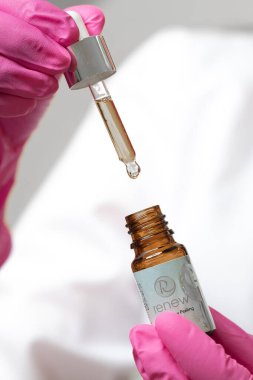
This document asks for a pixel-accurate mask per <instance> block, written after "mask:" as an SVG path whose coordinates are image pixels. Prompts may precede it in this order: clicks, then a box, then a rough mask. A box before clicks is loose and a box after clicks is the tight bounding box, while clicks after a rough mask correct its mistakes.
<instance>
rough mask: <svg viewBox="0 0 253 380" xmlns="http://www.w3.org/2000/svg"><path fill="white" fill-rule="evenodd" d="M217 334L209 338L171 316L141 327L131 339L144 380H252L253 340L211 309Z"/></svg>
mask: <svg viewBox="0 0 253 380" xmlns="http://www.w3.org/2000/svg"><path fill="white" fill-rule="evenodd" d="M211 312H212V315H213V317H214V321H215V324H216V328H217V329H216V331H215V332H214V333H213V334H212V335H211V336H208V335H207V334H205V333H204V332H203V331H202V330H200V329H199V328H198V327H197V326H196V325H195V324H194V323H192V322H191V321H189V320H188V319H186V318H184V317H182V316H180V315H178V314H176V313H172V312H164V313H161V314H159V315H158V317H157V318H156V321H155V326H152V325H140V326H136V327H134V328H133V329H132V330H131V333H130V339H131V342H132V345H133V354H134V358H135V362H136V365H137V367H138V370H139V372H140V373H141V375H142V377H143V379H144V380H172V379H173V380H186V379H191V380H252V379H253V337H252V336H250V335H249V334H247V333H246V332H245V331H243V330H242V329H241V328H240V327H238V326H237V325H235V324H234V323H233V322H231V321H230V320H229V319H227V318H225V317H224V316H223V315H221V314H220V313H218V312H217V311H215V310H214V309H211Z"/></svg>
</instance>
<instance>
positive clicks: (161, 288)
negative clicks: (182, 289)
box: [154, 276, 176, 297]
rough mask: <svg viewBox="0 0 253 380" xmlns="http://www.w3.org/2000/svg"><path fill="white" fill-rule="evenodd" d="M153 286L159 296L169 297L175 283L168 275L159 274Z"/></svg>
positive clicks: (174, 287) (174, 288) (173, 290)
mask: <svg viewBox="0 0 253 380" xmlns="http://www.w3.org/2000/svg"><path fill="white" fill-rule="evenodd" d="M154 288H155V291H156V293H157V294H158V295H159V296H161V297H170V296H172V294H173V293H174V292H175V290H176V283H175V281H174V280H173V279H172V278H170V277H168V276H161V277H158V279H157V280H156V282H155V285H154Z"/></svg>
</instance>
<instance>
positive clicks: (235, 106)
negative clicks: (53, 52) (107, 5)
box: [0, 29, 253, 380]
mask: <svg viewBox="0 0 253 380" xmlns="http://www.w3.org/2000/svg"><path fill="white" fill-rule="evenodd" d="M165 46H166V49H165ZM107 83H108V87H109V89H110V90H111V92H112V95H113V97H114V99H115V102H116V105H117V106H118V109H119V112H120V114H121V116H122V119H123V121H124V124H125V126H126V129H127V131H128V133H129V135H130V137H131V139H132V141H133V143H134V146H135V149H136V152H137V159H138V162H139V163H140V165H141V167H142V173H141V175H140V177H139V179H138V180H136V181H132V180H130V179H129V178H128V177H127V174H126V172H125V169H124V166H123V165H122V164H121V163H119V162H118V161H117V158H116V155H115V153H114V151H113V147H112V144H111V142H110V141H109V137H108V136H107V132H106V130H105V128H104V126H103V123H102V121H101V120H100V117H99V115H98V112H97V110H96V107H95V105H93V104H91V106H90V109H89V112H88V114H86V115H85V119H84V122H83V126H82V128H80V129H79V131H78V133H77V134H76V136H75V138H74V139H73V141H72V142H71V144H70V146H69V147H68V149H67V150H66V152H65V154H64V156H63V157H62V159H61V161H60V162H59V163H58V165H57V166H56V167H55V169H54V170H53V172H52V173H51V175H50V176H49V177H48V178H47V181H46V182H45V184H44V186H43V187H42V188H41V190H40V192H39V193H38V194H37V195H36V197H35V198H34V200H33V202H32V203H31V204H30V206H29V207H28V208H27V210H26V212H25V213H24V214H23V216H22V218H21V219H20V221H19V223H18V225H17V226H16V228H15V231H13V233H14V250H13V255H12V257H11V258H10V260H9V262H8V263H7V264H6V265H5V266H4V268H3V269H2V271H1V273H0V310H1V313H0V377H1V378H4V379H5V380H23V379H24V380H30V379H32V380H39V379H40V380H41V379H42V380H51V379H53V380H69V379H75V380H79V379H85V380H86V379H87V380H91V379H94V380H101V379H103V380H107V379H108V380H113V379H115V380H124V379H130V378H131V376H134V368H133V363H132V356H131V347H130V344H129V343H128V331H129V329H130V327H131V326H132V325H134V324H136V323H140V322H143V321H144V320H145V316H144V312H143V306H142V303H141V301H140V299H139V296H138V294H137V290H136V288H135V284H134V281H133V277H132V275H131V270H130V263H131V260H132V259H133V252H131V251H130V250H129V244H130V239H129V237H128V235H127V231H126V229H125V227H124V224H125V223H124V216H125V215H128V214H129V213H132V212H135V211H138V210H140V209H142V208H145V207H149V206H152V205H155V204H160V206H161V207H162V210H163V212H164V213H166V214H167V218H168V220H169V222H170V227H171V228H173V229H174V230H175V238H176V240H177V241H179V242H182V243H184V244H185V245H186V247H187V248H188V251H189V253H190V256H191V258H192V261H193V264H194V266H195V269H196V272H197V274H198V277H199V279H200V283H201V285H202V288H203V291H204V293H205V296H206V298H207V300H208V303H209V304H211V305H212V306H214V307H215V308H217V309H218V310H220V311H221V312H222V313H225V314H226V315H227V316H228V317H230V318H231V319H233V320H234V321H235V322H237V323H239V324H240V325H241V326H242V327H244V328H245V329H247V330H248V331H251V332H253V302H252V294H253V276H252V266H253V248H252V243H253V234H252V231H251V228H252V218H251V215H252V213H253V201H252V193H253V181H252V178H253V177H252V176H253V127H252V122H253V37H251V36H250V35H246V34H242V33H241V34H240V33H237V34H236V33H225V32H223V33H222V32H200V31H195V32H189V31H187V30H177V29H175V30H170V29H165V30H163V31H162V32H159V34H157V35H155V36H153V37H152V38H151V39H150V40H148V41H147V42H146V43H145V44H144V45H142V46H141V47H140V48H139V49H138V50H137V51H135V52H134V53H133V54H132V56H131V57H129V59H128V60H127V61H126V62H125V63H124V65H122V67H121V68H120V70H119V72H118V73H117V75H115V77H114V78H112V79H110V80H109V81H108V82H107ZM62 86H63V87H62V89H61V91H67V90H66V85H65V84H64V83H62ZM58 96H61V95H60V94H59V95H58ZM80 96H82V93H81V92H80ZM51 106H52V107H53V104H52V105H51ZM69 121H70V122H71V109H70V110H69ZM52 127H53V126H52ZM45 154H46V150H45ZM42 159H43V157H42Z"/></svg>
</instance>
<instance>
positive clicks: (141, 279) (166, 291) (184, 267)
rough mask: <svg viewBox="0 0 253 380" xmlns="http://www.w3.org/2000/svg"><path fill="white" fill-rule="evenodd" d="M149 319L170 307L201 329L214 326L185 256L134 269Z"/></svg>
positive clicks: (209, 328) (208, 329)
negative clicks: (137, 269)
mask: <svg viewBox="0 0 253 380" xmlns="http://www.w3.org/2000/svg"><path fill="white" fill-rule="evenodd" d="M134 276H135V280H136V282H137V285H138V288H139V291H140V293H141V296H142V299H143V302H144V306H145V308H146V311H147V314H148V317H149V320H150V322H151V323H153V321H154V320H155V318H156V316H157V315H158V314H159V313H161V312H163V311H174V312H176V313H177V314H180V315H183V316H185V317H186V318H188V319H190V320H191V321H193V322H194V323H195V324H197V325H198V326H199V327H200V328H201V329H202V330H203V331H205V332H208V331H212V330H214V329H215V325H214V321H213V318H212V315H211V313H210V311H209V308H208V306H207V304H206V302H205V299H204V296H203V294H202V291H201V288H200V285H199V282H198V279H197V276H196V274H195V272H194V269H193V267H192V265H191V262H190V258H189V256H188V255H187V256H183V257H180V258H177V259H174V260H170V261H167V262H166V263H163V264H158V265H155V266H153V267H151V268H147V269H143V270H140V271H138V272H135V273H134Z"/></svg>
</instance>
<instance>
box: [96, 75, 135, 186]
mask: <svg viewBox="0 0 253 380" xmlns="http://www.w3.org/2000/svg"><path fill="white" fill-rule="evenodd" d="M90 90H91V92H92V95H93V97H94V100H95V102H96V105H97V108H98V110H99V112H100V114H101V116H102V119H103V121H104V123H105V126H106V129H107V131H108V133H109V135H110V137H111V140H112V143H113V145H114V148H115V150H116V152H117V154H118V157H119V160H120V161H122V162H123V163H124V164H125V165H126V170H127V173H128V175H129V177H130V178H133V179H135V178H137V177H138V175H139V173H140V170H141V169H140V166H139V165H138V164H137V162H136V161H135V151H134V148H133V146H132V144H131V141H130V139H129V137H128V135H127V133H126V130H125V128H124V125H123V123H122V121H121V118H120V116H119V114H118V111H117V109H116V107H115V104H114V102H113V100H112V97H111V95H110V93H109V91H108V89H107V87H106V85H105V83H104V82H103V81H100V82H98V83H96V84H94V85H92V86H90Z"/></svg>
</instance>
